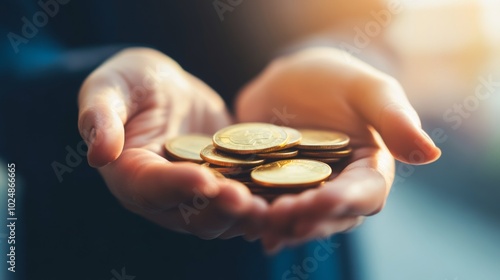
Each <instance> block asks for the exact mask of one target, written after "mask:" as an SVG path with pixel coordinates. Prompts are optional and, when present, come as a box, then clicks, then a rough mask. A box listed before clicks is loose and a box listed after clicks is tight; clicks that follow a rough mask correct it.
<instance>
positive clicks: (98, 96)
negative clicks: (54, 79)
mask: <svg viewBox="0 0 500 280" xmlns="http://www.w3.org/2000/svg"><path fill="white" fill-rule="evenodd" d="M125 91H127V86H126V84H125V83H124V81H123V80H122V79H121V78H120V77H119V76H118V75H114V74H112V73H111V72H107V70H102V71H99V70H97V71H96V72H95V73H94V74H93V75H92V76H90V77H89V78H88V79H87V80H86V81H85V83H84V85H83V86H82V88H81V90H80V94H79V98H78V105H79V116H78V128H79V130H80V134H81V136H82V138H83V139H84V140H85V142H86V143H87V145H88V148H89V151H88V161H89V164H90V165H91V166H94V167H100V166H104V165H106V164H108V163H109V162H112V161H114V160H115V159H117V158H118V156H119V155H120V153H121V152H122V150H123V144H124V138H125V132H124V126H123V124H124V123H125V122H126V120H127V115H128V112H127V110H128V109H127V108H128V107H127V106H126V101H125V98H124V96H125Z"/></svg>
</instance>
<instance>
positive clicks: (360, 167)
mask: <svg viewBox="0 0 500 280" xmlns="http://www.w3.org/2000/svg"><path fill="white" fill-rule="evenodd" d="M358 157H361V158H358ZM353 158H354V159H355V161H354V162H353V163H351V164H349V165H348V166H347V167H346V168H345V169H344V170H343V171H342V172H341V173H340V174H339V175H338V176H337V177H336V178H335V179H334V180H332V181H329V182H326V183H324V184H323V185H322V186H320V187H319V188H317V189H312V190H308V191H306V192H303V193H301V194H300V195H296V196H284V197H280V198H278V199H277V200H276V201H275V203H273V205H272V206H271V209H270V211H269V215H268V226H269V230H268V231H269V232H273V233H274V234H279V235H280V236H281V237H293V236H294V234H295V227H296V226H297V224H300V223H307V222H308V221H321V220H323V219H331V218H332V217H338V218H340V217H347V216H366V215H371V214H373V213H375V212H377V211H380V210H381V209H382V207H383V206H384V204H385V200H386V197H387V195H388V194H389V191H390V186H391V184H392V181H393V173H394V160H393V158H392V156H391V155H390V153H389V152H388V151H387V150H378V149H374V148H370V149H369V148H365V149H360V150H357V151H356V152H355V154H353Z"/></svg>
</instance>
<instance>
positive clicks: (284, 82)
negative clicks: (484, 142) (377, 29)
mask: <svg viewBox="0 0 500 280" xmlns="http://www.w3.org/2000/svg"><path fill="white" fill-rule="evenodd" d="M236 112H237V119H238V121H240V122H251V121H261V122H269V121H270V120H273V119H274V120H278V121H279V120H280V119H281V120H282V122H283V123H282V124H283V125H287V126H292V127H299V128H301V127H302V128H319V129H325V130H334V131H340V132H344V133H346V134H347V135H349V136H350V138H351V146H352V148H353V154H352V156H351V157H349V158H348V160H347V162H346V163H345V164H344V165H343V166H340V167H338V168H334V176H333V177H334V179H333V180H331V181H328V182H327V183H325V184H323V185H322V186H321V187H319V188H317V189H312V190H308V191H305V192H303V193H301V194H298V195H285V196H282V197H280V198H278V199H276V200H275V201H274V202H273V204H272V205H271V208H270V209H269V213H268V216H266V218H267V221H266V229H265V232H264V233H263V236H262V241H263V244H264V246H265V248H266V249H267V250H268V251H276V250H278V249H280V248H281V247H282V246H285V245H291V244H296V243H301V242H304V241H306V240H310V239H313V238H317V237H325V236H328V235H331V234H333V233H336V232H341V231H346V230H348V229H350V228H353V227H355V226H356V225H358V224H359V223H360V221H361V220H362V218H363V217H364V216H368V215H373V214H375V213H377V212H379V211H380V210H381V209H382V208H383V206H384V204H385V201H386V198H387V196H388V194H389V191H390V188H391V185H392V182H393V180H394V173H395V171H394V158H396V159H398V160H400V161H402V162H406V163H410V164H426V163H430V162H433V161H435V160H437V159H438V158H439V156H440V154H441V151H440V150H439V148H437V147H436V146H435V145H434V143H433V142H432V140H431V139H430V138H429V136H427V134H426V133H425V132H424V131H423V130H422V129H421V124H420V119H419V117H418V115H417V113H416V112H415V110H414V109H413V107H412V106H411V105H410V103H409V101H408V100H407V98H406V95H405V93H404V91H403V89H402V87H401V86H400V85H399V84H398V83H397V82H396V81H395V80H394V79H393V78H391V77H389V76H387V75H385V74H383V73H381V72H379V71H377V70H376V69H374V68H372V67H371V66H369V65H367V64H365V63H363V62H361V61H359V60H357V59H355V58H353V57H349V56H348V55H347V54H346V53H343V52H341V51H338V50H335V49H330V48H311V49H308V50H304V51H300V52H298V53H295V54H292V55H289V56H287V57H283V58H279V59H277V60H276V61H275V62H273V63H272V64H271V65H270V66H269V67H268V68H267V69H266V70H264V72H263V73H262V74H261V75H260V76H258V77H257V78H256V79H255V80H254V81H252V82H251V83H249V84H248V85H247V86H246V87H245V88H244V89H243V90H242V92H241V93H240V95H239V97H238V99H237V101H236Z"/></svg>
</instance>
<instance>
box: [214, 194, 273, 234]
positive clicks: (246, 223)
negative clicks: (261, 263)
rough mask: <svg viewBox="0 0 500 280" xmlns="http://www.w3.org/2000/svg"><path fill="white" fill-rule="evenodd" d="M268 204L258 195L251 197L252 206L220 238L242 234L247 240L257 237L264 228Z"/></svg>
mask: <svg viewBox="0 0 500 280" xmlns="http://www.w3.org/2000/svg"><path fill="white" fill-rule="evenodd" d="M268 208H269V205H268V204H267V202H266V201H265V200H264V199H263V198H261V197H258V196H253V197H252V207H251V208H250V210H249V211H248V213H246V215H245V217H243V218H242V219H241V220H240V221H239V222H238V223H237V224H236V225H235V226H233V227H232V228H231V229H229V230H228V231H226V232H225V233H224V234H223V235H221V236H220V238H222V239H229V238H233V237H236V236H239V235H241V234H240V233H243V234H244V238H245V239H246V240H247V241H254V240H256V239H258V238H259V237H260V235H261V232H262V230H263V228H264V225H265V223H264V218H265V214H266V211H267V209H268ZM236 233H238V234H236Z"/></svg>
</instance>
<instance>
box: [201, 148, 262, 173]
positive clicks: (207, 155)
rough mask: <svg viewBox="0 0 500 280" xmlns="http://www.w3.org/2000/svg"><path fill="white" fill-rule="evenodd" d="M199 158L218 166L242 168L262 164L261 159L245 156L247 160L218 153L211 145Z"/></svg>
mask: <svg viewBox="0 0 500 280" xmlns="http://www.w3.org/2000/svg"><path fill="white" fill-rule="evenodd" d="M200 156H201V158H202V159H204V160H205V161H207V162H209V163H212V164H215V165H220V166H229V167H232V166H242V167H250V166H256V165H259V164H262V163H264V160H263V159H258V158H256V157H255V156H253V155H252V156H247V158H243V157H241V158H240V157H234V156H231V155H228V154H225V153H224V152H221V151H218V150H217V149H215V147H214V146H213V145H208V146H206V147H205V148H204V149H203V150H202V151H201V153H200ZM219 172H220V171H219Z"/></svg>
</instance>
